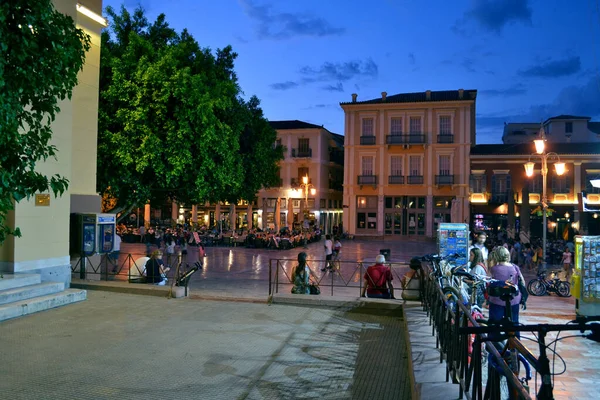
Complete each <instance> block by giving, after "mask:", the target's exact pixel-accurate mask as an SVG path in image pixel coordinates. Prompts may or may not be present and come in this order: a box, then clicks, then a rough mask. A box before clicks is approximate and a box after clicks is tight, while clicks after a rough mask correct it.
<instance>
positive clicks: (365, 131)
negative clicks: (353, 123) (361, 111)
mask: <svg viewBox="0 0 600 400" xmlns="http://www.w3.org/2000/svg"><path fill="white" fill-rule="evenodd" d="M362 136H374V134H373V118H363V120H362Z"/></svg>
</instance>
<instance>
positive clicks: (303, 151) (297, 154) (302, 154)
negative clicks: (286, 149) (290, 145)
mask: <svg viewBox="0 0 600 400" xmlns="http://www.w3.org/2000/svg"><path fill="white" fill-rule="evenodd" d="M292 157H294V158H310V157H312V149H311V148H308V149H307V148H297V149H292Z"/></svg>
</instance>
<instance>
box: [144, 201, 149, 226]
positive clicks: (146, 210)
mask: <svg viewBox="0 0 600 400" xmlns="http://www.w3.org/2000/svg"><path fill="white" fill-rule="evenodd" d="M144 226H145V227H146V228H148V227H149V226H150V203H146V204H145V205H144Z"/></svg>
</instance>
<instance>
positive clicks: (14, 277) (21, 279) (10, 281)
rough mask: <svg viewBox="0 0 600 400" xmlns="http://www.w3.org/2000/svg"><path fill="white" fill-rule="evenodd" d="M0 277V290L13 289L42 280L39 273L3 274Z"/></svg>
mask: <svg viewBox="0 0 600 400" xmlns="http://www.w3.org/2000/svg"><path fill="white" fill-rule="evenodd" d="M3 275H4V278H0V290H6V289H13V288H18V287H23V286H28V285H35V284H37V283H40V282H41V281H42V278H41V276H40V274H3Z"/></svg>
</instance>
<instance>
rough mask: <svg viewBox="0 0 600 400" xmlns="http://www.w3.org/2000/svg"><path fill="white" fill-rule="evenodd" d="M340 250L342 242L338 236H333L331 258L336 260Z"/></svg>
mask: <svg viewBox="0 0 600 400" xmlns="http://www.w3.org/2000/svg"><path fill="white" fill-rule="evenodd" d="M341 251H342V243H341V242H340V238H339V237H336V238H335V243H334V244H333V259H334V260H338V259H339V258H340V252H341Z"/></svg>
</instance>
